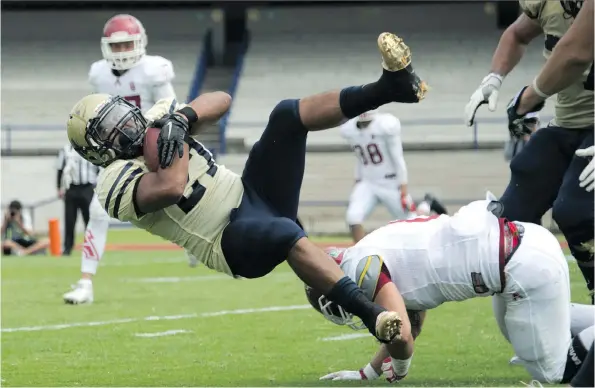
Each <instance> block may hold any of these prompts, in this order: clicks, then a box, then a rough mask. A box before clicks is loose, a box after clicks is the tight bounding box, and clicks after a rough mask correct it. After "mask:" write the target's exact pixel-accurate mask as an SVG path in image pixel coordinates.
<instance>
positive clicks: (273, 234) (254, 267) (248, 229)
mask: <svg viewBox="0 0 595 388" xmlns="http://www.w3.org/2000/svg"><path fill="white" fill-rule="evenodd" d="M303 237H306V233H305V232H304V231H303V230H302V228H300V227H299V226H298V225H297V224H296V223H295V221H293V220H291V219H289V218H285V217H274V218H273V217H263V218H258V219H256V218H249V219H243V220H238V221H233V222H232V223H230V224H229V225H228V227H227V228H226V229H225V231H224V232H223V237H222V241H221V247H222V249H223V254H224V255H225V259H226V260H227V264H228V265H229V267H230V270H231V271H232V273H233V274H234V275H238V276H242V277H244V278H248V279H254V278H260V277H263V276H265V275H267V274H268V273H270V272H271V271H272V270H273V269H275V267H276V266H278V265H279V264H281V263H282V262H284V261H285V260H286V259H287V257H288V255H289V252H290V251H291V249H292V248H293V246H294V245H295V244H296V242H297V241H299V240H300V239H301V238H303Z"/></svg>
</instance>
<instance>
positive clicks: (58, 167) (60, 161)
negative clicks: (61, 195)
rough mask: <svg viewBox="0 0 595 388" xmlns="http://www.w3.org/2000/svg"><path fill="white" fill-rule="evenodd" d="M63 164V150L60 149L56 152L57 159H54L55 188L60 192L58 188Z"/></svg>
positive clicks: (64, 160) (60, 183) (60, 182)
mask: <svg viewBox="0 0 595 388" xmlns="http://www.w3.org/2000/svg"><path fill="white" fill-rule="evenodd" d="M65 164H66V159H65V155H64V149H61V150H60V152H58V158H57V159H56V170H58V173H57V179H56V187H57V188H58V190H60V187H61V186H62V173H63V172H64V166H65Z"/></svg>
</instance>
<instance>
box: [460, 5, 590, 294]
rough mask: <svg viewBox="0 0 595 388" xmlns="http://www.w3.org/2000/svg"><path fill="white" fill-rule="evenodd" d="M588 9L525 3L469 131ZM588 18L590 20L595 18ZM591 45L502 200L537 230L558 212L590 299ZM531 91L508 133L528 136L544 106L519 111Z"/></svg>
mask: <svg viewBox="0 0 595 388" xmlns="http://www.w3.org/2000/svg"><path fill="white" fill-rule="evenodd" d="M583 4H587V5H588V6H589V7H590V8H589V9H587V10H586V11H587V12H591V13H592V1H590V0H588V1H586V2H584V1H579V0H577V1H571V0H566V1H548V0H533V1H529V0H520V5H521V8H522V10H523V14H521V16H519V18H518V19H517V20H516V21H515V22H514V23H513V24H512V25H510V26H509V27H508V28H507V29H506V31H504V33H503V34H502V37H501V38H500V43H499V44H498V48H497V49H496V51H495V53H494V57H493V58H492V67H491V72H490V74H488V75H487V76H486V77H485V78H484V79H483V81H482V83H481V85H480V86H479V88H478V89H477V90H476V91H475V92H474V93H473V95H472V96H471V98H470V101H469V103H468V104H467V106H466V108H465V114H466V118H467V124H468V125H472V124H473V121H474V117H475V112H476V111H477V109H478V108H479V106H481V105H483V104H488V107H489V109H490V110H491V111H494V110H495V109H496V104H497V99H498V91H499V89H500V86H501V84H502V81H503V78H504V77H505V76H506V75H507V74H508V73H510V71H512V69H513V68H514V67H515V66H516V65H517V63H518V62H519V61H520V59H521V57H522V56H523V53H524V52H525V47H526V46H527V44H529V43H530V42H531V41H532V40H533V39H535V38H536V37H537V36H539V35H541V34H544V35H545V40H544V42H545V49H544V56H545V57H546V58H548V57H549V56H550V54H551V53H552V50H554V47H555V46H556V44H557V43H558V41H559V40H561V39H563V37H564V35H565V34H566V32H567V31H568V30H569V29H570V28H571V26H572V24H573V22H574V20H575V18H576V17H577V15H578V14H579V11H580V10H581V7H582V6H583ZM583 16H586V14H583ZM588 16H590V17H591V18H592V15H588ZM591 30H592V29H591ZM578 38H580V36H579V37H577V39H578ZM590 46H591V50H586V51H587V52H586V54H590V55H591V58H590V59H591V63H590V64H589V65H583V66H582V68H581V69H579V70H578V72H577V73H578V74H577V77H576V78H574V79H570V81H571V82H568V83H567V84H566V85H564V87H563V88H560V89H559V90H557V91H556V92H557V102H556V110H555V118H554V119H553V120H552V122H550V123H549V124H548V125H547V126H546V127H544V128H541V129H539V130H538V131H537V132H535V134H534V135H532V136H531V141H530V142H528V143H527V145H526V146H525V147H524V148H523V150H522V152H520V153H519V154H518V155H517V156H516V157H515V158H514V159H513V160H512V162H511V164H510V171H511V177H510V182H509V184H508V187H507V188H506V191H505V192H504V194H503V195H502V197H501V201H502V203H503V204H504V213H503V215H504V217H506V218H508V219H511V220H519V221H524V222H533V223H539V221H540V219H541V217H542V216H543V215H544V214H545V212H547V210H548V209H550V208H551V209H552V216H553V219H554V221H556V223H557V224H558V227H559V228H560V230H561V231H562V233H563V234H564V237H565V238H566V240H567V241H568V246H569V248H570V251H571V252H572V255H573V256H574V258H575V259H576V261H577V264H578V266H579V268H580V270H581V272H582V273H583V276H584V278H585V280H586V282H587V287H588V289H589V291H590V292H591V293H592V292H593V280H594V279H593V277H594V275H593V234H594V228H593V223H594V219H593V212H594V209H593V205H594V201H593V193H592V192H590V190H592V186H588V185H587V187H586V188H583V187H582V185H585V184H584V183H583V181H584V177H583V176H582V174H581V173H582V172H583V171H585V169H586V167H588V165H590V164H589V159H588V158H587V157H586V156H588V155H589V152H590V153H591V155H592V151H593V113H594V111H593V64H592V60H593V57H592V56H593V52H592V46H593V45H592V44H591V45H590ZM579 51H580V50H577V51H576V52H575V53H574V54H573V58H574V59H578V58H581V57H584V56H585V53H581V52H579ZM588 51H590V53H589V52H588ZM575 62H577V61H576V60H575ZM581 72H582V74H581ZM560 75H561V74H557V75H555V76H554V77H560ZM533 84H534V85H533V86H532V87H527V86H525V87H523V88H522V89H521V91H520V92H519V93H517V95H516V96H515V97H514V98H513V100H512V101H511V103H510V105H509V107H508V117H509V130H510V131H511V133H512V134H513V135H514V136H517V137H521V136H523V135H525V134H529V133H530V130H529V128H528V127H527V125H525V124H524V120H525V118H526V117H527V115H528V114H531V113H535V112H538V111H540V110H541V109H542V108H543V106H544V101H543V100H542V101H540V102H538V103H537V104H536V105H533V106H532V107H530V108H529V109H523V111H522V112H520V111H519V105H520V103H521V101H522V98H521V96H523V95H524V93H525V92H526V91H527V90H530V89H531V88H534V87H535V86H536V83H535V82H534V83H533Z"/></svg>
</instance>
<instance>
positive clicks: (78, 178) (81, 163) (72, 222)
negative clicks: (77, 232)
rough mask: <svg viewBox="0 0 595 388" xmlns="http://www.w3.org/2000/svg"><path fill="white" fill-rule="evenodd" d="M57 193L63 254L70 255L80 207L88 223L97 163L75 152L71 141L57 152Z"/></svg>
mask: <svg viewBox="0 0 595 388" xmlns="http://www.w3.org/2000/svg"><path fill="white" fill-rule="evenodd" d="M56 167H57V169H58V176H57V185H58V196H59V197H60V198H62V199H64V250H63V251H62V255H63V256H70V254H71V253H72V248H73V247H74V227H75V226H76V219H77V216H78V212H79V210H80V211H81V213H82V215H83V220H84V221H85V227H86V226H87V224H88V223H89V208H90V206H91V201H92V200H93V196H94V195H95V192H94V189H95V185H96V184H97V175H98V174H99V167H97V166H95V165H93V164H92V163H89V162H87V161H86V160H85V159H83V158H82V157H80V155H79V154H77V153H76V152H75V151H74V150H73V149H72V146H71V145H70V144H68V145H65V146H64V148H62V149H61V150H60V153H59V154H58V163H57V166H56Z"/></svg>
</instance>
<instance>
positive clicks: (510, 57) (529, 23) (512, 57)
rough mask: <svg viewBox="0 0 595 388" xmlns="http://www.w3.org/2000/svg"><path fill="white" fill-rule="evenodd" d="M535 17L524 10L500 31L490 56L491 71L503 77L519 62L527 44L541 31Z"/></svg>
mask: <svg viewBox="0 0 595 388" xmlns="http://www.w3.org/2000/svg"><path fill="white" fill-rule="evenodd" d="M532 17H533V18H532ZM535 17H536V16H534V15H531V13H530V12H528V11H525V12H524V13H522V14H521V15H520V16H519V17H518V18H517V20H516V21H515V22H514V23H512V24H511V25H510V26H508V28H507V29H506V30H505V31H504V32H503V33H502V36H501V37H500V42H499V43H498V47H497V48H496V51H495V52H494V56H493V57H492V65H491V70H490V72H491V73H495V74H498V75H500V76H502V77H504V76H506V75H507V74H508V73H510V72H511V71H512V69H514V67H515V66H516V65H517V64H518V63H519V62H520V60H521V58H522V57H523V55H524V54H525V50H526V48H527V45H528V44H529V43H531V41H532V40H533V39H535V38H536V37H538V36H539V35H540V34H541V33H542V29H541V26H540V25H539V23H538V22H537V21H536V20H535V19H534V18H535Z"/></svg>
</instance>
